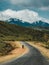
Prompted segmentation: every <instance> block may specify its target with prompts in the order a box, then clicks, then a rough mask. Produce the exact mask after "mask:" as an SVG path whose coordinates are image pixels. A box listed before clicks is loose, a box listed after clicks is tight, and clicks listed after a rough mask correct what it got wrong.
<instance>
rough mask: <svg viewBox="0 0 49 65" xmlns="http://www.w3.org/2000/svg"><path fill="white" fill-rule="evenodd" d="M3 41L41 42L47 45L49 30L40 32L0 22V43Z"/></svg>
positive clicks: (48, 43)
mask: <svg viewBox="0 0 49 65" xmlns="http://www.w3.org/2000/svg"><path fill="white" fill-rule="evenodd" d="M5 40H24V41H42V42H44V43H45V44H46V45H49V29H48V30H42V31H40V30H35V29H32V28H25V27H21V26H18V25H14V24H9V23H6V22H1V21H0V41H5Z"/></svg>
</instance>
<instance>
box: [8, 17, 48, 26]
mask: <svg viewBox="0 0 49 65" xmlns="http://www.w3.org/2000/svg"><path fill="white" fill-rule="evenodd" d="M8 22H9V23H10V24H16V25H20V26H25V27H49V24H48V23H46V22H43V21H41V20H39V21H36V22H33V23H29V22H23V21H22V20H19V19H16V18H10V19H9V20H8Z"/></svg>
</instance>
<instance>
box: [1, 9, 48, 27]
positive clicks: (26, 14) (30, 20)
mask: <svg viewBox="0 0 49 65" xmlns="http://www.w3.org/2000/svg"><path fill="white" fill-rule="evenodd" d="M0 20H1V21H8V22H9V23H12V24H17V25H21V26H27V27H28V26H31V27H32V26H43V27H48V26H49V20H48V19H45V18H42V17H40V16H39V14H38V13H37V12H35V11H31V10H28V9H25V10H20V11H14V10H10V9H8V10H5V11H2V12H0Z"/></svg>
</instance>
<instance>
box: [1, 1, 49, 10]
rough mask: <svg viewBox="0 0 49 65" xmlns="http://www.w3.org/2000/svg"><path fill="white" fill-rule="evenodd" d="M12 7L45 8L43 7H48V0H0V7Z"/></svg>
mask: <svg viewBox="0 0 49 65" xmlns="http://www.w3.org/2000/svg"><path fill="white" fill-rule="evenodd" d="M14 7H15V8H16V7H17V8H20V7H21V8H41V7H42V8H45V7H49V0H0V9H6V8H13V9H14ZM17 8H16V9H17ZM21 8H20V9H21Z"/></svg>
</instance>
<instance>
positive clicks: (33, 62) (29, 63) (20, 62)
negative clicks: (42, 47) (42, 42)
mask: <svg viewBox="0 0 49 65" xmlns="http://www.w3.org/2000/svg"><path fill="white" fill-rule="evenodd" d="M22 43H23V44H24V45H26V46H27V47H28V48H29V52H28V53H27V54H25V55H23V56H22V57H20V58H18V59H14V60H12V61H10V62H6V63H3V64H0V65H49V62H48V61H46V59H45V57H43V56H42V54H41V53H40V52H39V50H37V49H36V48H34V47H33V46H31V45H29V44H28V43H26V42H22Z"/></svg>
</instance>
